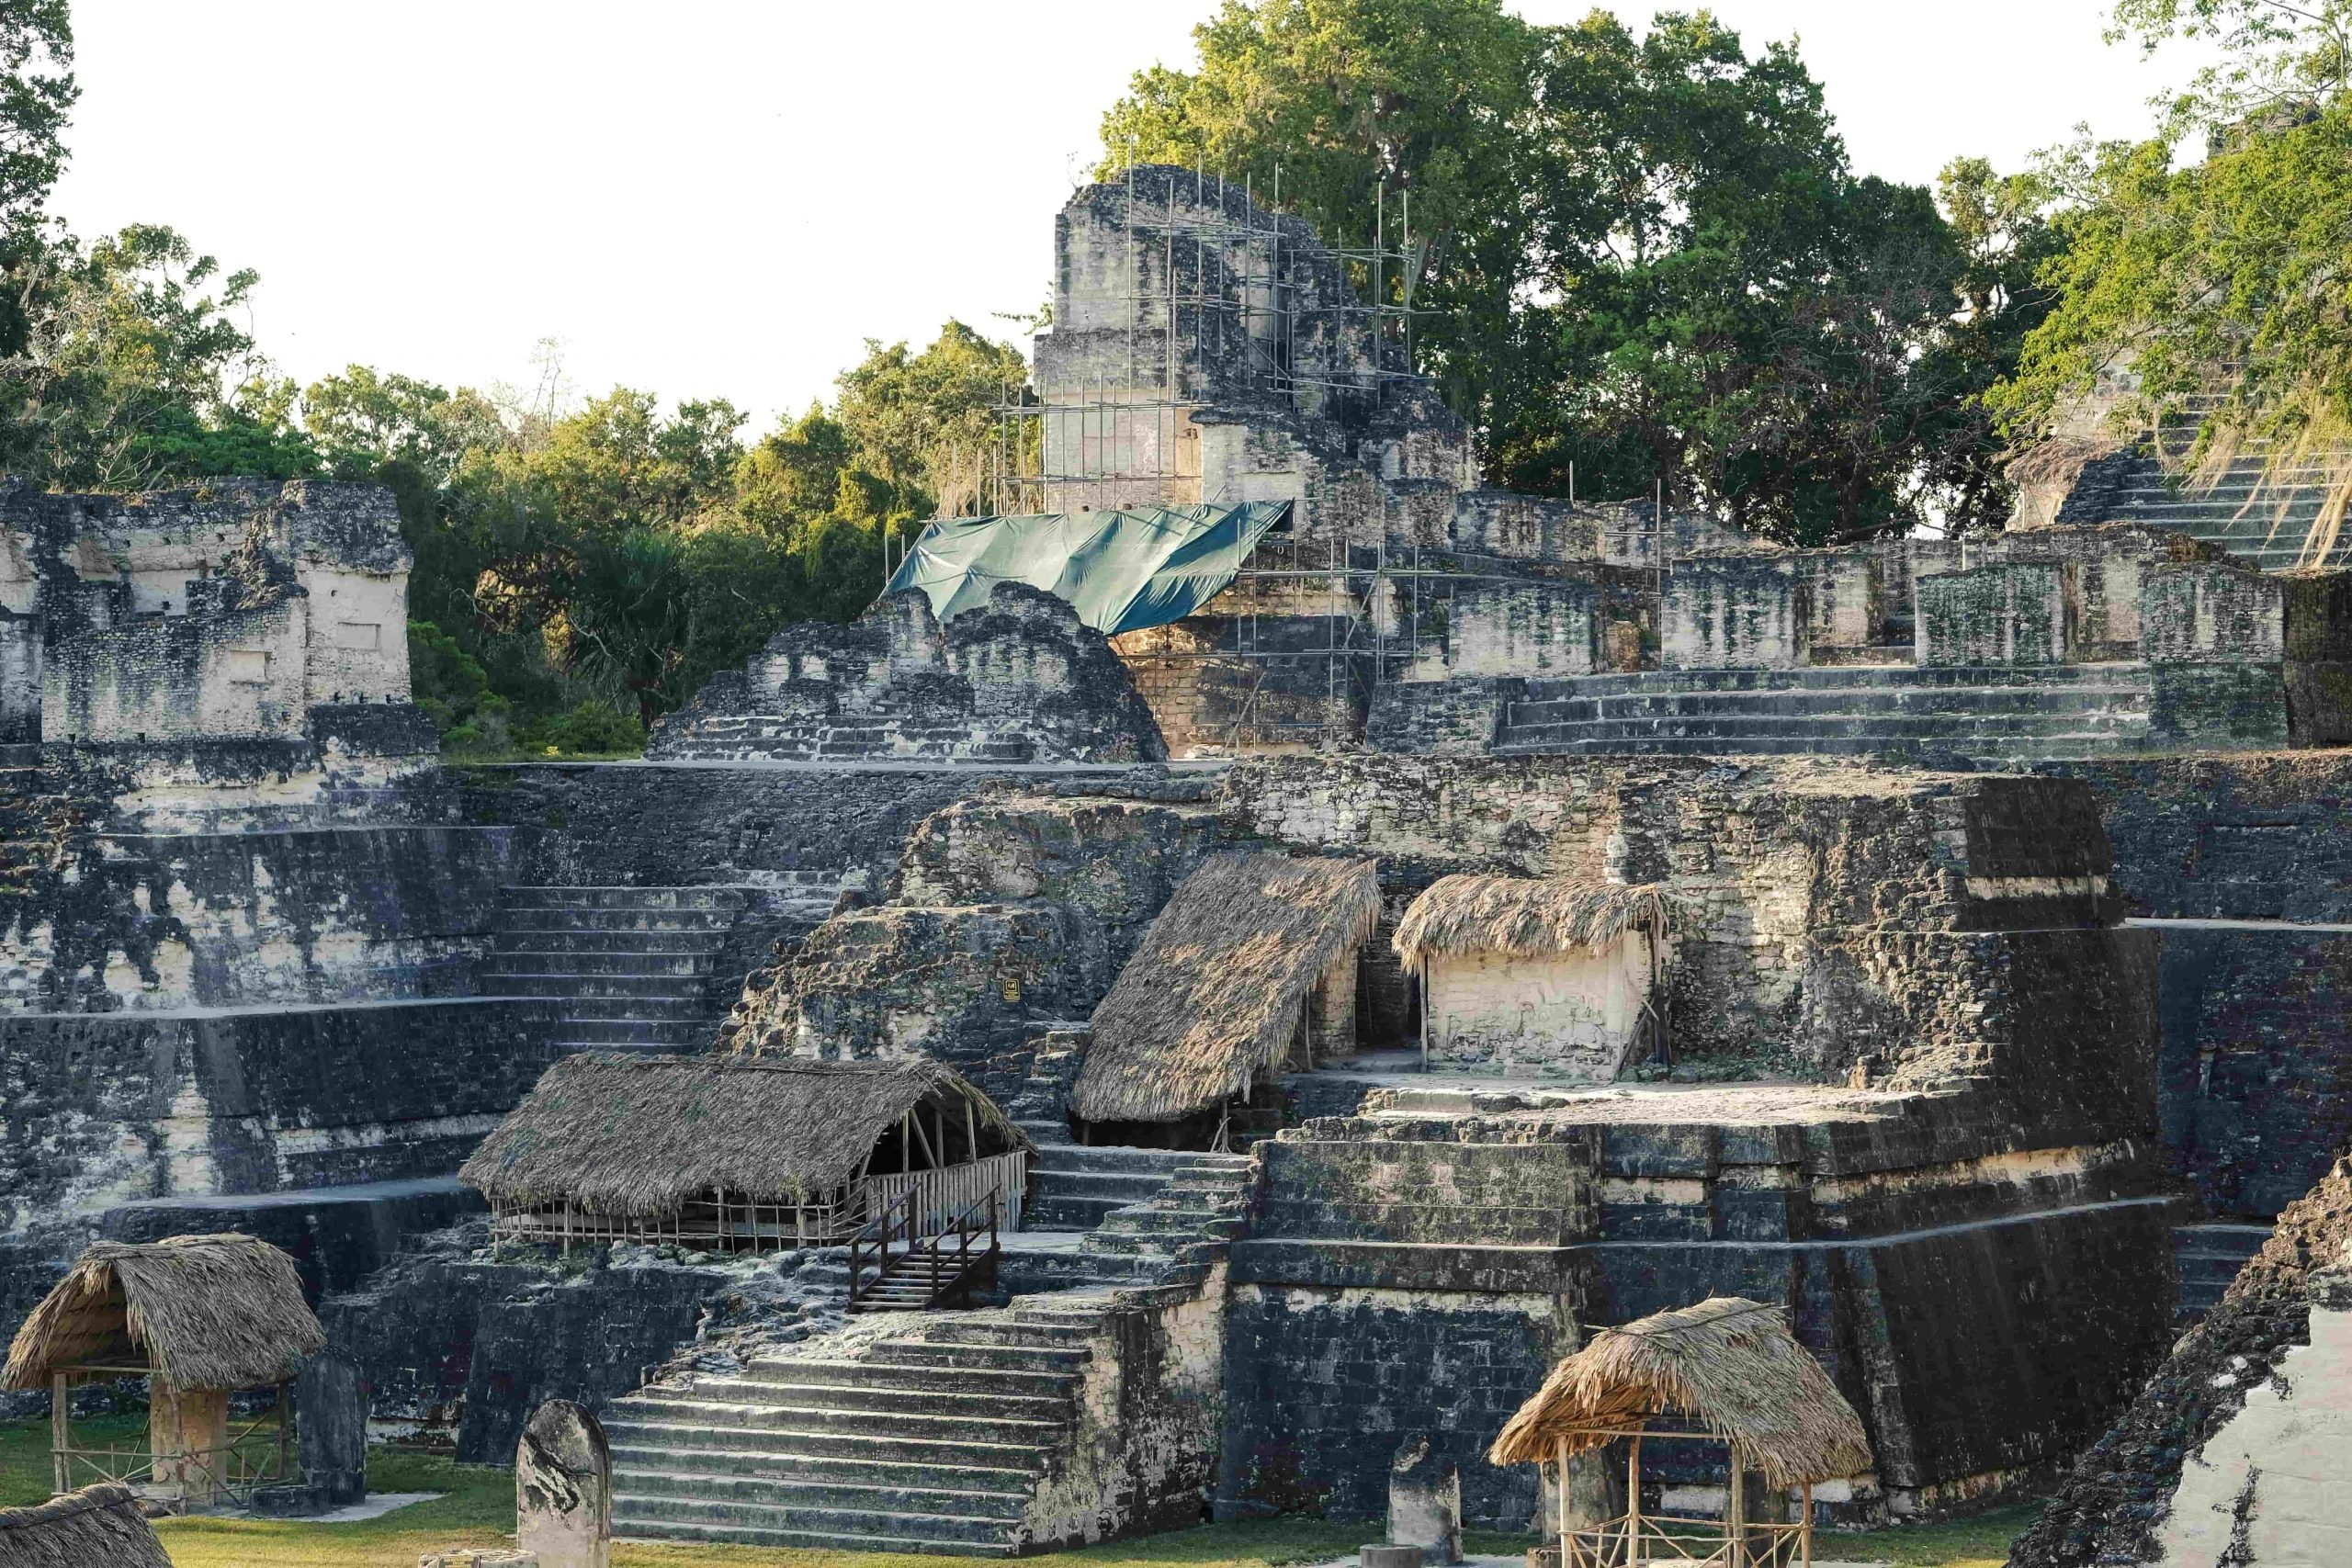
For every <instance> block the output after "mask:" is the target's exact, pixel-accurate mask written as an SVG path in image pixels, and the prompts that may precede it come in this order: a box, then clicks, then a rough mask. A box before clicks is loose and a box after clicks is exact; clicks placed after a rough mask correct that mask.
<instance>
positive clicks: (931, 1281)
mask: <svg viewBox="0 0 2352 1568" xmlns="http://www.w3.org/2000/svg"><path fill="white" fill-rule="evenodd" d="M921 1197H922V1189H920V1188H909V1189H908V1190H906V1191H904V1192H901V1193H899V1196H898V1197H896V1198H894V1199H892V1200H891V1201H890V1204H889V1206H888V1208H886V1209H884V1210H883V1211H882V1213H879V1214H876V1216H875V1217H874V1218H873V1219H871V1220H869V1221H867V1222H866V1224H865V1229H863V1230H861V1231H859V1232H858V1233H857V1235H855V1236H854V1238H852V1239H851V1241H850V1244H849V1310H850V1311H851V1312H853V1313H869V1312H924V1311H928V1310H930V1309H931V1308H933V1307H937V1306H945V1305H950V1304H954V1305H964V1306H968V1305H970V1304H971V1302H972V1298H973V1296H974V1294H975V1293H976V1292H979V1291H982V1290H986V1289H988V1288H989V1287H990V1286H993V1285H994V1284H995V1283H996V1276H997V1268H998V1265H999V1263H1000V1261H1001V1259H1002V1258H1003V1247H1002V1246H1001V1243H1000V1241H999V1239H998V1221H999V1219H1000V1216H999V1214H998V1213H997V1197H996V1194H995V1193H994V1192H990V1193H989V1194H988V1195H987V1196H986V1197H983V1198H982V1199H980V1200H979V1201H978V1202H976V1203H973V1204H972V1205H971V1206H969V1207H968V1208H967V1209H965V1210H964V1211H963V1212H962V1213H958V1214H956V1215H955V1216H954V1217H953V1218H951V1219H950V1220H948V1221H947V1223H946V1224H944V1226H942V1227H940V1228H939V1229H937V1230H935V1231H934V1230H931V1229H930V1228H929V1226H928V1224H926V1221H927V1218H928V1216H926V1215H925V1214H923V1213H922V1212H921V1211H920V1210H919V1208H918V1201H919V1200H920V1199H921ZM867 1269H872V1270H873V1273H872V1274H871V1275H870V1276H869V1275H868V1274H867V1273H866V1270H867Z"/></svg>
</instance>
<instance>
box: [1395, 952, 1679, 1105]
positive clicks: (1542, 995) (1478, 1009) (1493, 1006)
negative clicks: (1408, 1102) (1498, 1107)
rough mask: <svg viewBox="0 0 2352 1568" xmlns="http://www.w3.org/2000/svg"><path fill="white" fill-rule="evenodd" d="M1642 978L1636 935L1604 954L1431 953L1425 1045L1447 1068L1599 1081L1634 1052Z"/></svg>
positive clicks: (1644, 966)
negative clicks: (1531, 955)
mask: <svg viewBox="0 0 2352 1568" xmlns="http://www.w3.org/2000/svg"><path fill="white" fill-rule="evenodd" d="M1650 974H1651V965H1650V943H1649V939H1648V938H1647V937H1646V936H1645V935H1644V934H1643V933H1642V932H1639V931H1629V932H1627V933H1626V934H1625V935H1624V936H1623V937H1621V938H1620V939H1619V940H1618V941H1617V942H1613V943H1611V946H1610V948H1609V949H1608V951H1606V952H1603V953H1591V952H1584V953H1573V954H1566V955H1560V956H1554V957H1548V958H1537V957H1530V956H1527V955H1525V954H1521V953H1440V954H1433V955H1431V956H1430V959H1429V960H1428V963H1427V964H1426V966H1425V978H1424V982H1423V983H1424V994H1425V996H1426V997H1427V998H1428V1000H1427V1004H1426V1011H1427V1015H1428V1019H1429V1025H1428V1037H1427V1039H1426V1040H1425V1041H1424V1042H1423V1048H1424V1051H1425V1053H1426V1055H1427V1056H1428V1059H1429V1060H1430V1061H1431V1062H1434V1063H1439V1064H1442V1066H1445V1067H1447V1068H1450V1069H1459V1068H1464V1067H1467V1068H1471V1069H1473V1070H1476V1069H1478V1068H1487V1069H1489V1070H1492V1071H1497V1072H1505V1071H1508V1072H1512V1073H1519V1074H1536V1075H1540V1076H1543V1077H1555V1078H1561V1079H1565V1080H1567V1081H1570V1082H1577V1083H1607V1082H1609V1081H1610V1080H1611V1079H1612V1078H1614V1077H1616V1076H1617V1073H1618V1069H1619V1068H1621V1067H1622V1066H1624V1065H1625V1060H1626V1053H1627V1052H1628V1051H1630V1050H1631V1049H1632V1048H1633V1045H1634V1039H1635V1036H1636V1034H1637V1033H1638V1031H1639V1024H1640V1021H1641V1013H1642V1005H1643V1003H1644V1002H1645V1000H1647V998H1648V996H1649V988H1650Z"/></svg>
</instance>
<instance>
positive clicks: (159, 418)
mask: <svg viewBox="0 0 2352 1568" xmlns="http://www.w3.org/2000/svg"><path fill="white" fill-rule="evenodd" d="M26 266H27V269H28V276H27V281H26V283H25V285H24V292H23V293H22V295H21V296H20V297H19V302H20V304H21V306H22V308H23V310H24V312H25V318H26V333H27V343H26V346H25V349H24V352H22V353H20V354H17V355H10V356H8V357H7V358H6V359H0V403H5V408H6V418H5V420H0V466H5V467H6V468H7V470H8V471H9V472H11V473H16V474H19V475H22V476H24V477H25V478H28V479H32V480H34V481H35V482H38V483H45V484H51V485H58V486H62V487H66V488H87V489H99V490H134V489H140V488H142V487H145V486H150V485H154V484H159V483H164V482H169V481H172V480H175V479H193V478H200V477H203V476H206V475H209V474H220V473H260V474H267V475H274V476H280V477H292V476H295V475H298V474H302V473H307V472H311V471H312V470H313V469H315V468H316V467H317V456H316V453H315V451H314V450H313V449H312V448H311V446H310V444H309V442H308V440H307V438H305V437H304V436H303V434H301V432H300V429H299V427H298V426H297V425H296V424H295V423H294V422H293V417H292V416H293V401H294V400H293V397H292V393H291V389H289V388H288V387H287V386H286V385H285V384H284V383H282V382H280V381H277V380H275V379H273V378H270V377H269V376H268V375H267V373H266V364H265V362H264V361H263V360H262V359H261V357H260V356H259V355H258V354H257V353H256V352H255V349H254V340H253V338H252V337H251V336H250V335H249V334H248V333H246V331H245V330H244V328H243V327H242V326H241V325H239V324H238V322H237V321H236V319H235V313H236V312H238V311H241V310H243V309H244V308H245V307H246V306H247V305H248V303H249V301H250V297H251V295H252V292H253V289H254V285H255V284H256V283H257V282H258V281H259V280H258V279H257V277H256V276H254V274H253V273H252V272H250V271H241V272H233V273H229V274H227V275H225V276H224V275H222V273H221V272H220V264H219V263H218V262H217V261H215V260H214V259H213V258H212V257H210V256H209V255H199V254H197V253H196V251H195V249H194V247H192V246H191V245H190V244H189V243H188V242H187V240H186V239H185V238H184V237H183V236H181V235H180V234H178V233H177V232H175V231H173V230H170V229H165V228H162V227H159V226H156V225H153V224H134V225H132V226H130V227H129V228H127V229H125V230H123V231H121V232H120V233H119V234H115V235H110V236H107V237H106V238H103V239H100V240H98V241H96V242H95V243H91V244H90V245H89V246H88V247H87V248H86V249H85V247H84V246H83V245H82V244H81V243H79V242H77V241H75V240H74V239H73V238H72V237H71V236H62V235H61V236H58V237H55V238H54V239H53V240H52V241H51V243H49V244H48V246H47V248H46V250H45V251H44V252H43V253H42V254H41V255H40V257H39V258H38V259H36V260H33V261H30V262H28V263H27V264H26Z"/></svg>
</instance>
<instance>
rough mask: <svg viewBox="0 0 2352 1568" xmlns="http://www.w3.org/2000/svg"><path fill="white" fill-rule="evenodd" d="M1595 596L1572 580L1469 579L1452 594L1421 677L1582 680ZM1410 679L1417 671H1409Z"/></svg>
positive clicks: (1589, 654)
mask: <svg viewBox="0 0 2352 1568" xmlns="http://www.w3.org/2000/svg"><path fill="white" fill-rule="evenodd" d="M1599 609H1600V595H1599V594H1598V593H1597V592H1595V591H1594V589H1593V588H1592V586H1591V585H1590V584H1589V583H1584V582H1575V581H1530V582H1510V581H1484V580H1477V581H1468V582H1464V583H1461V584H1458V585H1457V586H1456V587H1455V589H1454V591H1453V600H1452V601H1451V603H1450V604H1449V607H1448V611H1447V617H1446V623H1445V638H1444V642H1445V646H1444V649H1443V654H1442V662H1441V663H1440V664H1439V666H1438V667H1437V668H1436V669H1434V670H1431V671H1428V672H1427V673H1428V678H1430V679H1436V680H1445V679H1454V678H1459V677H1463V676H1480V675H1517V676H1527V675H1542V676H1550V677H1556V676H1563V675H1589V674H1591V673H1592V671H1593V668H1594V662H1593V649H1594V638H1595V637H1596V636H1597V628H1596V624H1595V623H1596V620H1597V618H1598V614H1599ZM1415 673H1416V674H1417V675H1419V674H1421V673H1422V672H1421V671H1419V668H1418V666H1417V668H1416V671H1415Z"/></svg>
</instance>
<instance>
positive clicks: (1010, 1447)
mask: <svg viewBox="0 0 2352 1568" xmlns="http://www.w3.org/2000/svg"><path fill="white" fill-rule="evenodd" d="M605 1435H606V1436H607V1437H608V1438H611V1439H612V1441H613V1442H614V1443H615V1444H616V1445H619V1446H622V1447H627V1448H630V1449H676V1448H680V1447H686V1448H692V1449H695V1450H720V1451H725V1452H732V1453H749V1454H763V1455H767V1456H770V1457H771V1458H792V1459H796V1460H798V1459H806V1460H807V1461H810V1462H817V1461H824V1462H827V1463H847V1462H859V1461H862V1462H865V1463H867V1464H885V1465H925V1466H928V1465H941V1466H956V1467H966V1468H976V1469H986V1470H1021V1471H1024V1472H1029V1473H1032V1474H1034V1473H1035V1472H1037V1471H1039V1470H1041V1469H1043V1468H1044V1466H1045V1461H1046V1452H1047V1450H1046V1448H1045V1447H1044V1446H1042V1445H1041V1444H1038V1443H1034V1442H1017V1443H999V1442H986V1441H981V1440H979V1439H977V1438H944V1439H943V1438H917V1437H908V1436H903V1435H901V1434H899V1433H897V1432H881V1431H859V1432H826V1431H809V1432H796V1431H786V1430H783V1429H780V1428H776V1427H717V1426H711V1425H708V1424H707V1423H704V1422H701V1421H698V1420H689V1421H684V1422H681V1421H677V1420H659V1421H654V1420H647V1419H644V1418H643V1417H642V1416H640V1415H639V1414H638V1413H636V1412H635V1411H633V1410H632V1409H631V1408H630V1407H629V1406H628V1405H627V1404H624V1403H622V1402H619V1401H616V1402H615V1403H614V1404H613V1405H612V1407H611V1413H610V1416H609V1418H608V1419H607V1420H606V1421H605Z"/></svg>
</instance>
